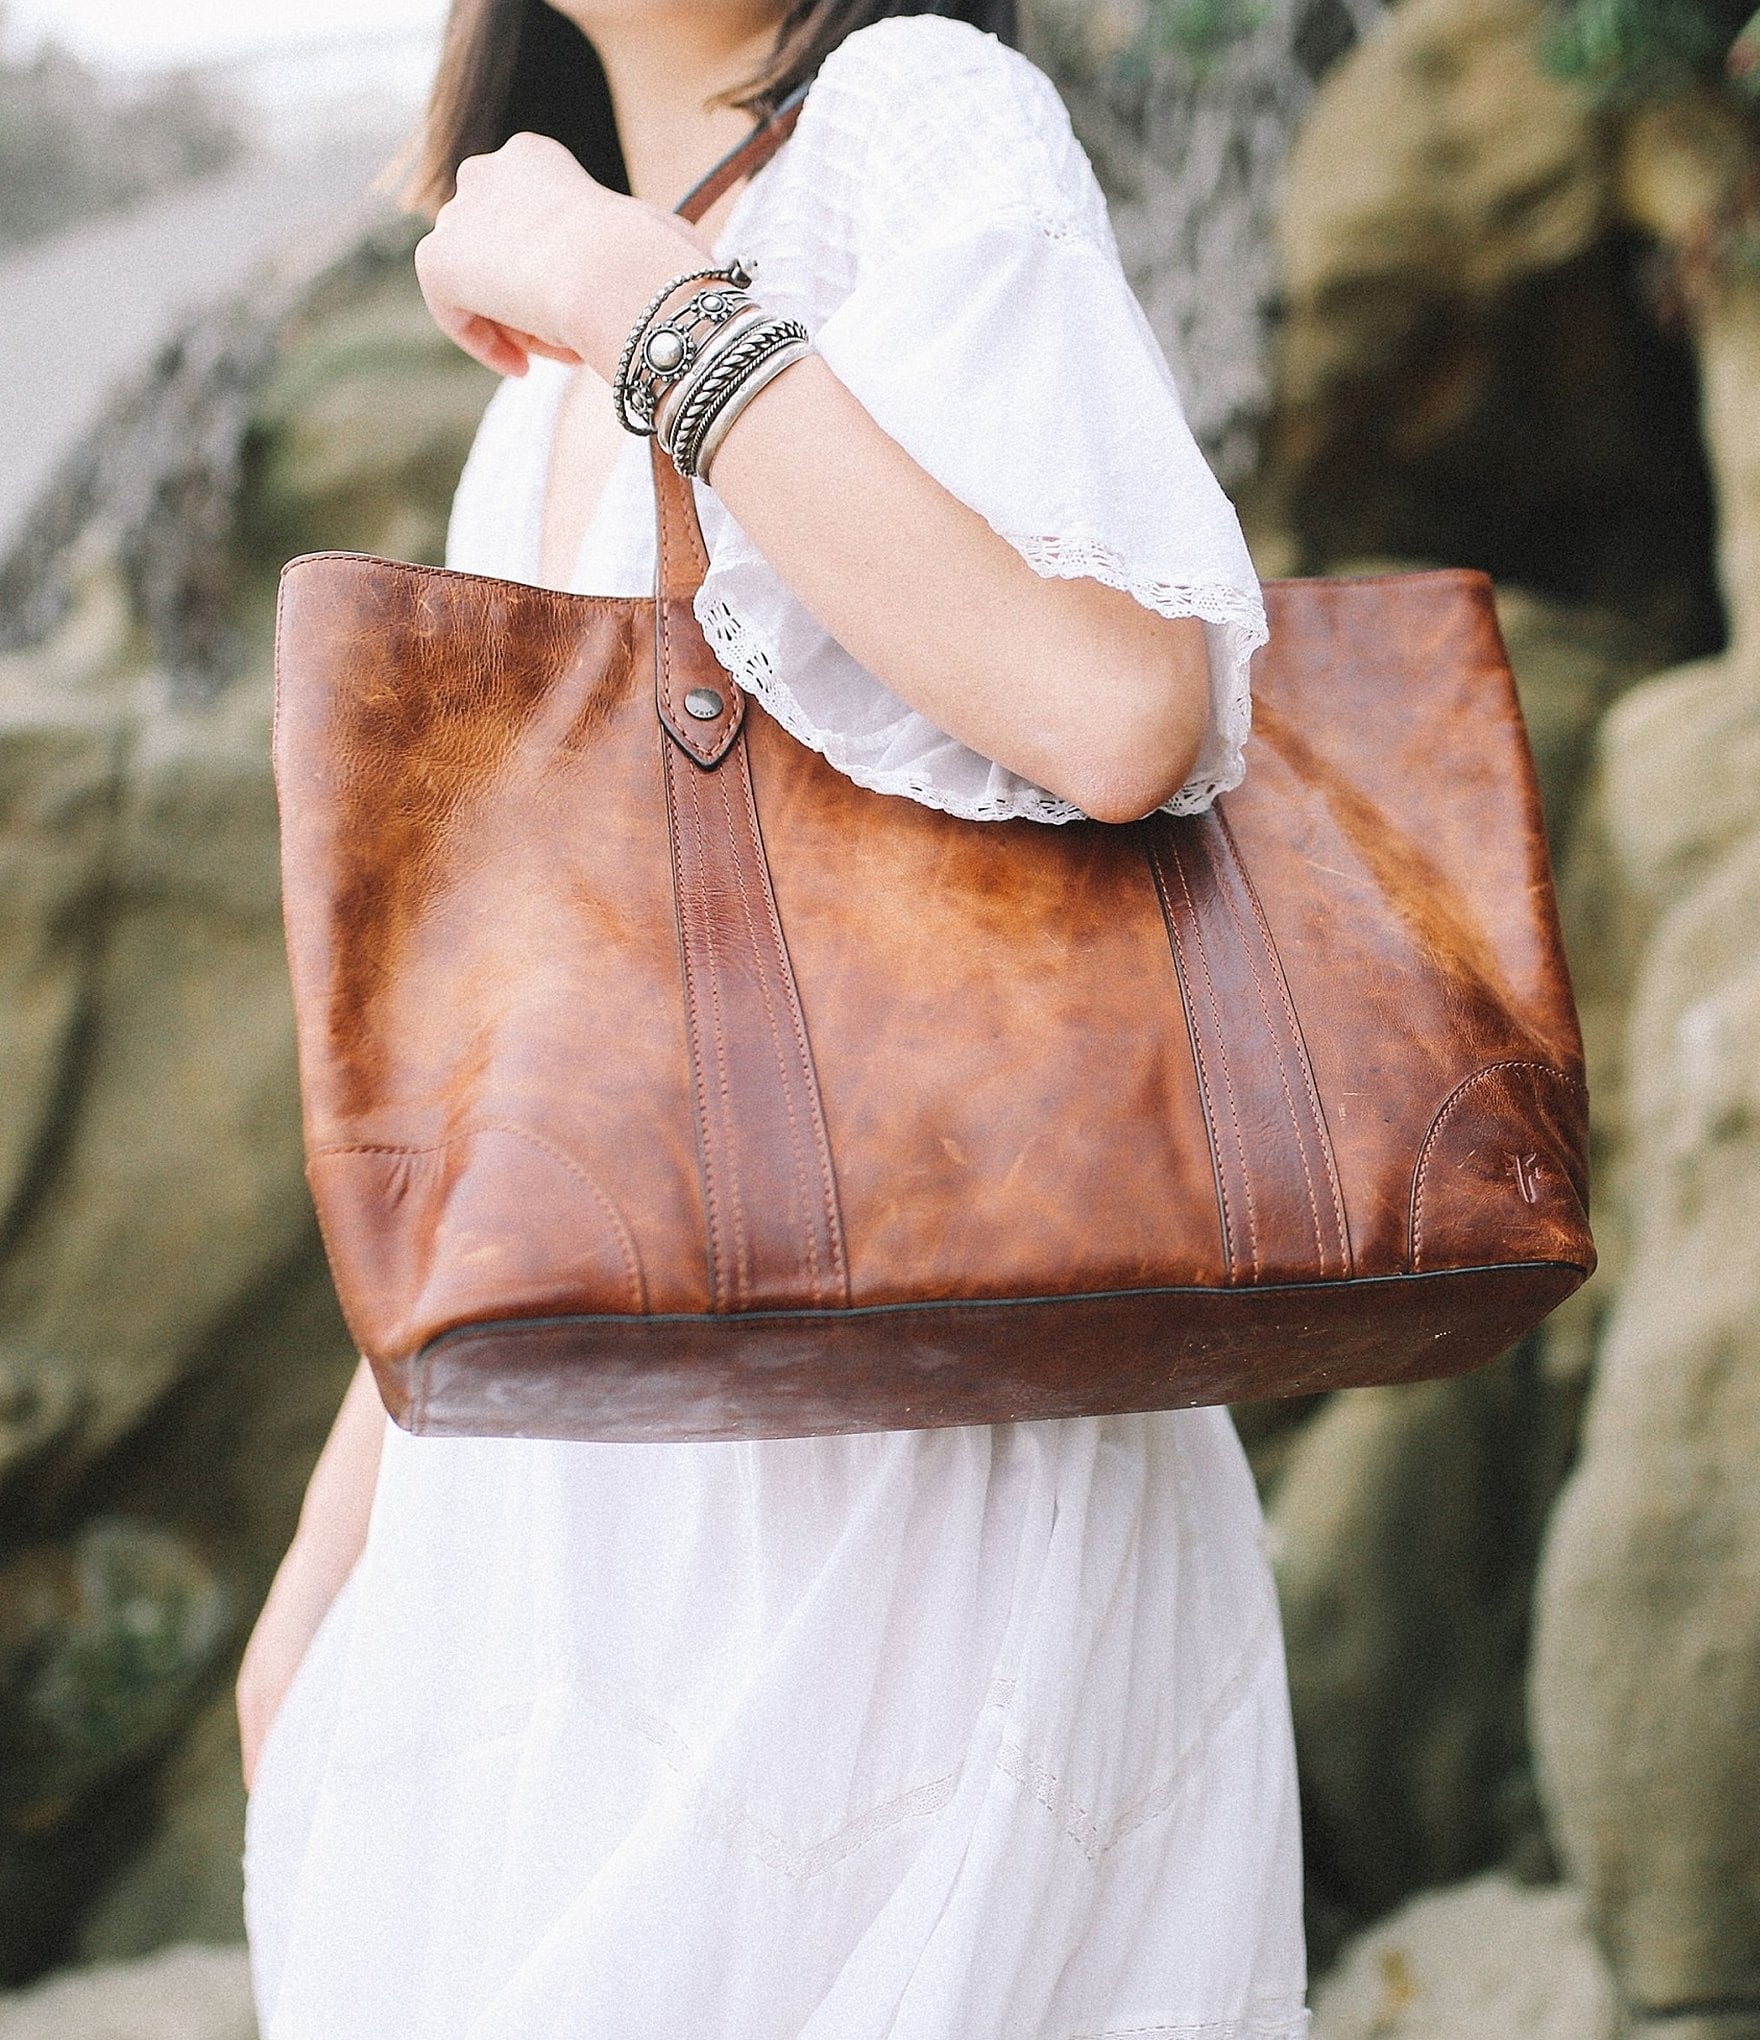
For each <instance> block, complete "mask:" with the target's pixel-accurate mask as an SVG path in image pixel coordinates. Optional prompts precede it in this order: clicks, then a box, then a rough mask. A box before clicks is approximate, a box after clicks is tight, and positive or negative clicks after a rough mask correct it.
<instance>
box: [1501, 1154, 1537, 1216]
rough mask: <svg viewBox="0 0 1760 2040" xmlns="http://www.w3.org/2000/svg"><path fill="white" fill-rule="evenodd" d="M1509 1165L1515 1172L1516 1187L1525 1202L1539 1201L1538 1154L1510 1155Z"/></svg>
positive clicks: (1534, 1202)
mask: <svg viewBox="0 0 1760 2040" xmlns="http://www.w3.org/2000/svg"><path fill="white" fill-rule="evenodd" d="M1509 1165H1510V1168H1511V1170H1512V1171H1513V1172H1514V1174H1515V1179H1516V1188H1517V1189H1518V1190H1519V1191H1520V1192H1521V1193H1522V1198H1523V1201H1524V1202H1525V1203H1528V1204H1537V1203H1538V1202H1539V1201H1540V1177H1541V1173H1542V1171H1541V1168H1540V1157H1539V1156H1538V1155H1511V1156H1510V1158H1509Z"/></svg>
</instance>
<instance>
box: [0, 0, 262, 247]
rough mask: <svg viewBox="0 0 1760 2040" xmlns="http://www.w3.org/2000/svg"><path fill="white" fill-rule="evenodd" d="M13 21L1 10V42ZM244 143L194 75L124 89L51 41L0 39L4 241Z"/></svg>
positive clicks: (222, 161)
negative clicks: (22, 45) (8, 43)
mask: <svg viewBox="0 0 1760 2040" xmlns="http://www.w3.org/2000/svg"><path fill="white" fill-rule="evenodd" d="M6 27H7V24H6V17H5V12H4V9H3V8H0V40H3V39H4V37H5V34H6ZM241 148H242V142H241V138H240V136H239V133H238V131H237V129H236V127H235V126H234V124H233V122H232V121H231V119H230V118H229V117H228V114H227V111H226V109H225V108H224V107H222V106H221V105H219V104H218V103H217V102H216V101H215V99H214V98H213V96H212V95H211V94H210V93H209V92H208V91H207V90H205V89H204V88H203V87H202V86H201V85H200V84H199V83H198V82H197V81H196V80H194V79H192V78H190V77H188V76H179V75H173V76H171V77H169V78H159V79H155V80H152V81H151V82H148V83H144V84H138V85H133V86H128V87H125V86H123V85H122V84H121V83H119V82H117V81H114V80H112V79H109V78H106V77H105V76H104V75H103V74H102V73H101V72H98V71H94V70H93V69H92V68H91V66H90V65H87V64H83V63H81V62H80V60H79V59H78V58H77V57H74V56H71V55H69V53H68V52H67V51H65V50H62V49H58V48H57V47H56V46H55V45H54V44H53V43H50V44H46V45H44V46H43V47H42V48H40V49H38V50H35V51H34V52H32V53H31V54H30V55H28V56H20V55H14V54H12V53H10V52H8V51H7V50H6V49H4V47H0V248H7V247H14V246H17V245H18V244H19V243H21V242H25V241H34V240H37V239H39V238H41V237H42V236H43V235H45V234H52V233H56V232H58V231H59V230H60V229H61V228H63V227H67V226H72V225H74V224H75V223H76V222H78V221H79V220H82V219H85V218H87V217H89V216H90V215H91V214H94V213H101V212H108V211H110V210H112V209H113V208H115V207H117V206H123V205H129V204H132V203H134V202H135V201H136V200H138V199H141V198H145V197H148V196H150V195H151V194H152V193H154V192H157V191H161V190H164V189H165V188H167V187H168V186H170V185H173V184H177V183H180V182H182V181H183V180H184V179H186V178H190V177H198V176H201V175H203V174H205V173H207V172H209V171H214V170H219V169H223V168H224V167H225V166H226V165H227V164H228V163H230V162H231V161H233V160H234V159H235V158H236V157H237V156H238V154H239V153H240V151H241Z"/></svg>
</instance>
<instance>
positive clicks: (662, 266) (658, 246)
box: [556, 199, 715, 382]
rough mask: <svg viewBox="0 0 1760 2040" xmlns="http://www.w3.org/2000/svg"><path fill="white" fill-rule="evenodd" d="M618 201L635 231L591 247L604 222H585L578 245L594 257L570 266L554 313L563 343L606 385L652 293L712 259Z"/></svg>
mask: <svg viewBox="0 0 1760 2040" xmlns="http://www.w3.org/2000/svg"><path fill="white" fill-rule="evenodd" d="M619 203H620V204H622V205H626V206H630V207H632V208H633V210H634V211H635V213H636V215H637V220H636V221H634V222H631V225H632V226H633V227H634V229H635V230H634V231H630V230H628V229H627V228H626V231H625V232H624V233H623V234H621V235H613V234H602V235H601V237H600V238H599V239H598V241H597V242H596V243H595V242H594V241H593V240H592V239H590V238H589V236H590V234H591V232H592V230H593V228H594V226H599V227H602V226H603V221H602V219H601V220H597V221H594V220H591V219H583V221H582V223H581V238H580V240H579V241H578V242H577V243H576V246H577V247H583V246H587V247H596V249H597V259H596V260H595V261H594V262H593V263H592V264H590V265H588V264H585V263H579V262H575V263H570V264H569V265H568V271H567V282H566V284H565V286H564V289H563V293H562V296H561V300H560V303H559V305H558V308H557V313H556V320H557V325H558V327H559V329H560V331H561V334H562V336H563V338H564V340H565V341H566V344H567V345H568V346H569V347H570V348H571V349H572V350H573V351H574V352H575V353H576V354H578V355H579V356H580V358H581V360H582V361H584V362H585V363H586V365H587V366H588V367H589V368H591V369H592V370H594V371H595V373H597V374H598V375H600V376H602V377H603V378H604V379H605V381H606V382H610V381H611V379H612V377H613V376H614V375H615V374H616V373H617V364H618V360H619V358H620V357H621V355H622V353H623V349H624V344H625V342H626V341H627V340H628V339H629V335H630V330H631V328H632V327H633V326H634V325H635V322H636V321H637V320H638V319H639V318H640V317H641V316H642V313H643V311H644V310H645V309H646V308H647V307H648V305H650V304H651V303H652V302H653V299H654V295H655V293H656V292H657V291H659V290H661V289H662V288H664V286H665V285H666V284H667V283H669V282H670V281H671V280H672V279H673V278H674V277H676V276H678V275H680V274H682V273H683V272H685V271H687V270H691V269H697V268H703V267H706V266H707V265H708V264H710V263H712V262H713V261H714V259H715V258H714V256H713V255H712V254H710V253H709V252H707V251H706V250H705V249H704V248H703V247H702V245H701V244H700V243H699V242H698V241H697V240H696V238H695V237H694V236H693V235H691V234H689V233H684V232H678V231H675V230H673V229H672V228H670V227H668V225H667V224H666V223H665V221H663V220H657V219H654V218H653V217H652V216H651V215H649V214H648V213H647V210H646V208H645V207H636V206H635V203H634V201H633V200H630V199H622V200H620V201H619ZM582 210H583V213H589V214H590V213H591V212H592V211H593V210H594V208H592V207H591V206H584V207H583V208H582Z"/></svg>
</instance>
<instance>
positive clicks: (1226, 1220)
mask: <svg viewBox="0 0 1760 2040" xmlns="http://www.w3.org/2000/svg"><path fill="white" fill-rule="evenodd" d="M1149 862H1150V865H1151V866H1152V867H1153V869H1154V872H1155V877H1156V881H1157V883H1158V885H1159V887H1160V890H1161V896H1162V899H1163V901H1164V902H1165V903H1166V909H1167V911H1166V921H1167V937H1168V940H1169V941H1170V942H1171V943H1172V945H1173V952H1174V960H1175V962H1176V964H1177V966H1178V969H1179V978H1180V983H1181V985H1182V987H1184V988H1185V989H1186V993H1187V996H1188V998H1189V996H1190V994H1191V973H1190V970H1189V969H1188V967H1187V964H1186V952H1185V944H1184V943H1183V942H1182V941H1181V939H1180V932H1179V916H1178V915H1177V914H1176V913H1175V912H1174V911H1173V899H1172V891H1171V888H1170V887H1169V885H1168V882H1167V871H1166V867H1165V865H1164V864H1163V862H1162V857H1161V847H1160V845H1159V844H1158V843H1155V842H1153V841H1152V842H1151V843H1150V845H1149ZM1190 1027H1191V1040H1192V1063H1193V1066H1194V1067H1195V1068H1196V1070H1197V1073H1198V1093H1199V1096H1200V1097H1201V1098H1202V1099H1203V1101H1204V1126H1205V1130H1206V1133H1207V1137H1208V1139H1209V1142H1210V1154H1211V1165H1212V1167H1213V1168H1214V1169H1215V1172H1216V1200H1217V1202H1218V1203H1219V1204H1220V1205H1221V1207H1222V1258H1223V1260H1224V1262H1225V1263H1226V1264H1227V1271H1228V1274H1229V1277H1230V1279H1232V1278H1233V1275H1234V1258H1235V1256H1234V1214H1233V1213H1232V1212H1231V1210H1230V1209H1229V1202H1228V1177H1227V1174H1226V1172H1225V1171H1224V1169H1223V1167H1222V1156H1221V1152H1220V1149H1219V1147H1218V1143H1217V1137H1216V1105H1215V1100H1214V1099H1213V1098H1212V1096H1211V1092H1210V1078H1209V1074H1208V1066H1207V1062H1206V1058H1205V1054H1204V1030H1203V1028H1202V1027H1201V1026H1199V1025H1198V1024H1197V1022H1196V1021H1195V1020H1192V1021H1191V1022H1190Z"/></svg>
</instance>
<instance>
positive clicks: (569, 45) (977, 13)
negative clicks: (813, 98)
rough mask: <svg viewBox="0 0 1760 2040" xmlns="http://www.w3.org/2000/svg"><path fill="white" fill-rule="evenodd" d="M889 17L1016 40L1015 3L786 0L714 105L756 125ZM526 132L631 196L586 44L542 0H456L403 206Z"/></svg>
mask: <svg viewBox="0 0 1760 2040" xmlns="http://www.w3.org/2000/svg"><path fill="white" fill-rule="evenodd" d="M894 14H946V15H951V16H952V17H953V18H954V19H956V20H959V21H969V22H970V23H971V24H972V25H973V26H974V27H975V28H982V29H988V30H990V31H991V32H992V33H994V34H996V35H999V36H1000V37H1001V38H1002V39H1003V41H1004V42H1008V43H1012V42H1014V40H1015V37H1016V25H1015V0H942V4H938V5H924V4H922V0H789V4H788V6H787V8H786V9H785V11H784V13H783V16H782V19H781V20H780V21H779V22H778V24H777V29H776V41H775V43H774V45H773V46H772V49H771V52H770V56H769V58H768V60H767V61H766V62H765V64H764V65H763V66H762V68H761V69H759V70H758V71H757V72H756V73H754V75H753V76H752V77H750V78H748V79H746V80H745V81H744V82H743V83H742V84H740V85H738V86H736V87H735V88H734V89H733V90H732V91H731V92H729V93H727V94H725V95H724V97H723V102H722V103H723V104H725V105H728V106H736V107H739V108H741V109H742V110H743V111H745V112H747V113H749V114H751V116H752V118H753V119H754V120H755V121H756V120H761V119H763V118H764V116H765V115H766V114H768V113H770V112H772V111H773V110H774V109H775V108H776V107H777V106H779V105H780V104H781V102H782V101H783V100H785V99H786V98H787V97H788V95H789V94H790V93H791V92H793V91H794V90H795V89H796V88H797V87H798V86H801V85H804V84H806V83H807V81H808V80H809V79H811V78H812V77H813V76H814V75H815V73H816V72H817V71H818V69H819V66H820V65H821V64H822V63H823V62H824V61H825V59H826V58H827V57H828V56H829V55H830V54H831V52H832V51H833V50H834V49H836V47H837V45H838V44H839V43H840V42H842V41H843V39H844V37H845V36H847V35H853V34H854V33H855V31H856V30H857V29H858V28H865V27H866V26H867V25H868V23H869V22H871V21H879V20H881V19H883V18H885V17H886V16H889V15H894ZM522 133H533V134H540V135H550V136H551V137H553V138H554V139H555V140H556V141H559V142H561V143H562V144H563V145H564V147H566V148H568V149H570V150H572V151H573V152H574V154H575V156H576V157H577V158H578V159H579V161H580V162H581V164H582V166H583V167H584V168H585V169H587V170H588V171H590V172H591V174H592V175H593V176H594V177H596V178H597V179H598V180H599V182H600V183H601V184H606V185H609V186H610V187H611V189H612V190H613V191H628V189H629V176H628V173H627V172H626V170H625V169H624V164H623V149H622V146H621V144H620V143H619V141H618V138H617V122H616V119H615V117H614V116H613V114H612V110H611V89H610V87H609V86H608V85H607V84H606V82H605V72H604V69H603V67H602V66H601V65H600V62H599V58H598V53H597V52H596V51H595V50H594V48H593V45H592V44H591V42H589V41H588V39H587V38H586V36H584V35H583V34H582V33H581V31H580V30H579V29H578V28H576V27H575V25H574V23H573V22H572V21H569V20H567V19H566V18H565V17H564V16H563V15H561V14H559V13H557V11H556V9H555V8H554V7H552V6H551V5H550V4H549V0H452V13H451V15H450V17H449V18H448V20H447V24H446V39H445V42H444V45H443V46H442V49H441V54H440V68H439V70H438V72H437V73H436V74H435V78H434V89H433V93H432V95H431V96H430V98H429V101H428V114H427V121H426V125H425V127H424V129H423V132H422V136H421V140H420V144H419V147H418V150H417V152H416V161H415V172H414V175H413V176H412V177H411V179H410V182H409V186H408V188H407V190H406V192H405V194H404V195H405V198H406V201H407V202H408V203H409V204H410V205H411V206H414V207H417V208H419V209H420V210H421V211H424V212H428V213H432V212H435V211H437V210H438V209H439V207H440V206H442V205H444V204H445V202H446V200H447V199H448V198H450V197H451V195H452V181H453V177H454V175H455V174H456V172H457V170H458V166H459V164H460V163H462V162H463V161H464V159H465V158H466V157H467V156H480V155H484V154H486V153H487V152H488V151H489V150H491V149H498V148H500V146H501V144H502V143H503V142H504V141H506V140H507V138H508V136H509V135H516V134H522Z"/></svg>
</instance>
